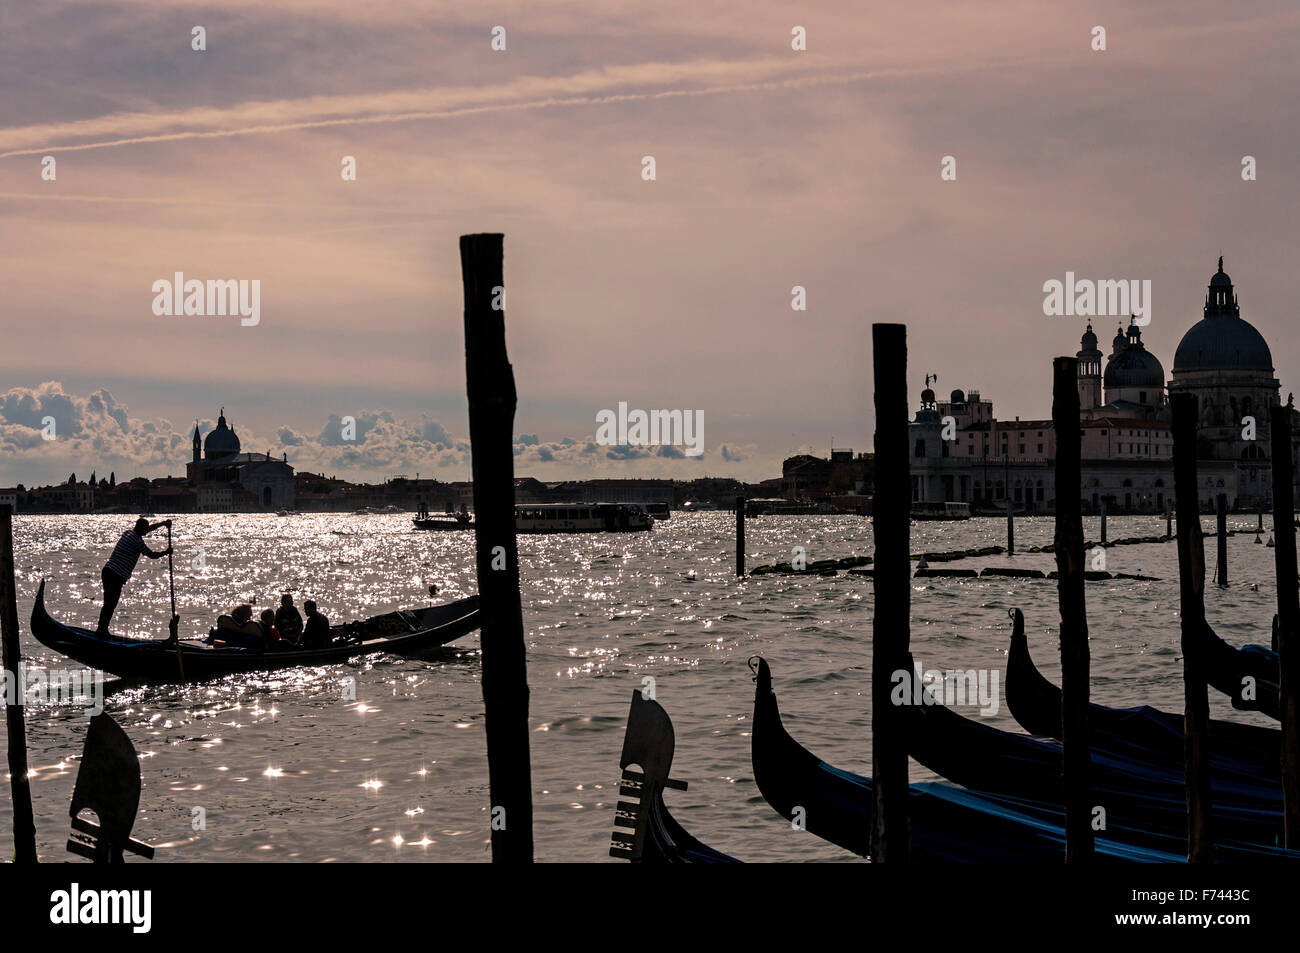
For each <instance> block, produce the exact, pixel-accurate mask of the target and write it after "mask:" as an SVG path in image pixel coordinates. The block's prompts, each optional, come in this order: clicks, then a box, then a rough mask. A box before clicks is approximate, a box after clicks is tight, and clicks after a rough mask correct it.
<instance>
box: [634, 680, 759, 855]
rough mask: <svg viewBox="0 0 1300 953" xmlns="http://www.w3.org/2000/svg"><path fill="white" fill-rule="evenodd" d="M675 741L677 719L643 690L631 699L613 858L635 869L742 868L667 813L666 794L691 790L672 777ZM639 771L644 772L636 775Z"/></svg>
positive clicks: (636, 692)
mask: <svg viewBox="0 0 1300 953" xmlns="http://www.w3.org/2000/svg"><path fill="white" fill-rule="evenodd" d="M675 745H676V737H675V734H674V732H673V723H672V719H670V718H669V717H668V712H666V711H664V708H663V706H662V705H660V704H659V703H658V702H657V701H654V700H653V699H647V698H646V697H645V696H644V695H643V694H642V693H641V691H640V690H637V691H634V692H633V693H632V706H631V708H630V709H629V710H628V715H627V730H626V731H625V732H624V734H623V754H622V756H621V757H620V758H619V767H620V768H622V770H623V774H622V778H621V780H620V782H619V789H618V793H619V796H620V797H625V798H630V799H631V800H627V801H622V800H620V801H619V802H618V804H617V805H616V806H615V809H614V825H615V827H621V828H628V829H630V832H628V831H625V830H616V831H614V833H613V834H611V835H610V844H609V853H610V856H611V857H618V858H620V859H622V860H630V861H631V862H632V863H634V864H738V863H740V861H738V860H736V859H735V858H734V857H729V856H728V855H726V854H724V853H722V852H721V851H718V850H714V849H713V848H712V847H709V846H708V845H706V844H704V843H702V842H700V841H699V840H697V839H696V838H695V837H693V836H692V835H691V834H690V833H688V832H687V830H686V828H684V827H682V826H681V825H680V824H678V823H677V821H676V820H675V819H674V818H673V816H672V815H671V814H670V813H668V807H667V806H666V805H665V804H664V799H663V792H664V788H669V787H671V788H676V789H678V790H685V789H686V782H685V781H676V780H673V779H672V778H670V777H668V772H669V771H670V770H671V769H672V765H673V751H674V748H675ZM633 765H636V766H637V767H639V768H640V769H641V770H639V771H637V770H633V768H632V766H633Z"/></svg>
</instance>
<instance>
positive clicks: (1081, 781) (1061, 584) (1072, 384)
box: [1052, 357, 1106, 864]
mask: <svg viewBox="0 0 1300 953" xmlns="http://www.w3.org/2000/svg"><path fill="white" fill-rule="evenodd" d="M1078 365H1079V361H1078V359H1077V358H1073V357H1058V358H1057V359H1056V360H1055V361H1053V362H1052V374H1053V376H1052V426H1053V428H1054V429H1055V431H1056V539H1055V549H1056V569H1057V573H1058V574H1059V579H1058V581H1057V584H1056V593H1057V601H1058V603H1059V604H1060V609H1061V742H1062V746H1063V759H1064V771H1063V780H1064V784H1065V862H1066V863H1067V864H1077V863H1086V862H1088V861H1090V860H1092V858H1093V847H1094V842H1093V830H1092V808H1093V805H1092V748H1091V738H1090V736H1089V731H1088V681H1089V678H1090V671H1089V669H1090V664H1091V660H1090V657H1089V653H1088V613H1087V605H1086V603H1085V599H1084V594H1083V581H1084V576H1083V573H1084V563H1083V561H1084V552H1083V504H1082V502H1081V500H1080V497H1079V494H1080V493H1081V491H1082V483H1083V463H1082V459H1081V457H1082V440H1083V430H1082V428H1081V427H1080V426H1079V381H1078V372H1079V367H1078ZM1105 507H1106V504H1105V503H1104V502H1103V503H1102V511H1101V513H1102V517H1101V519H1102V523H1101V525H1102V527H1103V528H1102V539H1103V540H1104V539H1105V538H1106V531H1105V526H1106V509H1105Z"/></svg>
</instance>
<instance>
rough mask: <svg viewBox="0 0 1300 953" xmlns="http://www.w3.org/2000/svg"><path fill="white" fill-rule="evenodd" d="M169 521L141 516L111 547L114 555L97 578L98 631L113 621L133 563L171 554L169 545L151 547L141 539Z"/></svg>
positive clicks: (104, 630)
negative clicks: (100, 599)
mask: <svg viewBox="0 0 1300 953" xmlns="http://www.w3.org/2000/svg"><path fill="white" fill-rule="evenodd" d="M171 525H172V521H171V520H163V521H162V522H161V523H150V522H149V521H148V520H147V519H145V518H144V517H143V516H142V517H140V518H139V519H138V520H136V521H135V526H133V527H131V528H130V529H129V530H127V531H126V532H125V533H123V534H122V538H121V539H119V540H118V541H117V545H116V546H115V547H113V555H111V556H109V557H108V562H107V563H105V564H104V569H103V571H102V572H101V573H100V578H101V579H102V580H103V582H104V608H102V609H100V610H99V628H98V629H97V631H98V632H100V633H101V634H104V635H107V634H108V624H109V623H110V622H111V621H113V613H114V611H116V609H117V602H118V600H119V599H121V598H122V587H123V586H125V585H126V581H127V580H128V579H130V578H131V573H132V572H134V571H135V564H136V563H137V562H139V561H140V557H141V556H142V555H144V556H148V557H149V558H150V559H161V558H162V557H164V556H167V555H169V554H170V553H171V551H172V550H171V547H170V546H169V547H167V548H166V549H163V550H156V549H150V548H149V547H148V546H146V545H145V544H144V538H145V537H146V536H148V535H149V534H150V533H152V532H153V531H154V530H156V529H157V528H158V527H160V526H171Z"/></svg>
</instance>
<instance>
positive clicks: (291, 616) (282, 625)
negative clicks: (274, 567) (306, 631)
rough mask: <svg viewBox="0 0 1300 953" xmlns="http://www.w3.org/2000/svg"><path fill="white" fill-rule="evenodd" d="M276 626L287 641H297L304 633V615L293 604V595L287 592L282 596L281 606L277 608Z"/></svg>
mask: <svg viewBox="0 0 1300 953" xmlns="http://www.w3.org/2000/svg"><path fill="white" fill-rule="evenodd" d="M275 627H276V628H277V629H279V630H280V636H281V638H283V639H284V640H285V641H286V642H290V643H297V641H298V638H299V637H300V636H301V635H302V616H301V615H299V614H298V608H297V607H296V606H295V605H294V604H293V596H291V595H289V593H287V592H286V593H285V594H284V595H282V596H281V597H280V608H278V609H276V610H275Z"/></svg>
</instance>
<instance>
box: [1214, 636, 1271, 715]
mask: <svg viewBox="0 0 1300 953" xmlns="http://www.w3.org/2000/svg"><path fill="white" fill-rule="evenodd" d="M1201 651H1202V652H1204V653H1205V671H1206V679H1207V680H1208V681H1209V683H1210V684H1211V685H1212V686H1214V688H1215V689H1216V690H1218V691H1220V692H1222V693H1223V694H1225V695H1227V696H1228V697H1229V698H1231V699H1232V707H1233V708H1236V709H1237V710H1238V711H1258V712H1263V713H1264V714H1265V715H1268V716H1269V717H1270V718H1275V719H1277V720H1278V721H1281V720H1282V695H1281V689H1280V686H1279V682H1280V681H1281V675H1280V669H1279V662H1278V656H1277V653H1276V652H1274V651H1273V650H1272V649H1269V648H1265V647H1264V646H1262V645H1244V646H1242V647H1241V648H1235V647H1233V646H1231V645H1229V644H1228V643H1227V642H1225V641H1224V640H1223V639H1221V638H1220V637H1219V636H1218V634H1217V633H1215V631H1214V630H1213V629H1212V628H1210V626H1209V625H1208V624H1206V625H1205V626H1204V627H1203V629H1202V633H1201Z"/></svg>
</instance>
